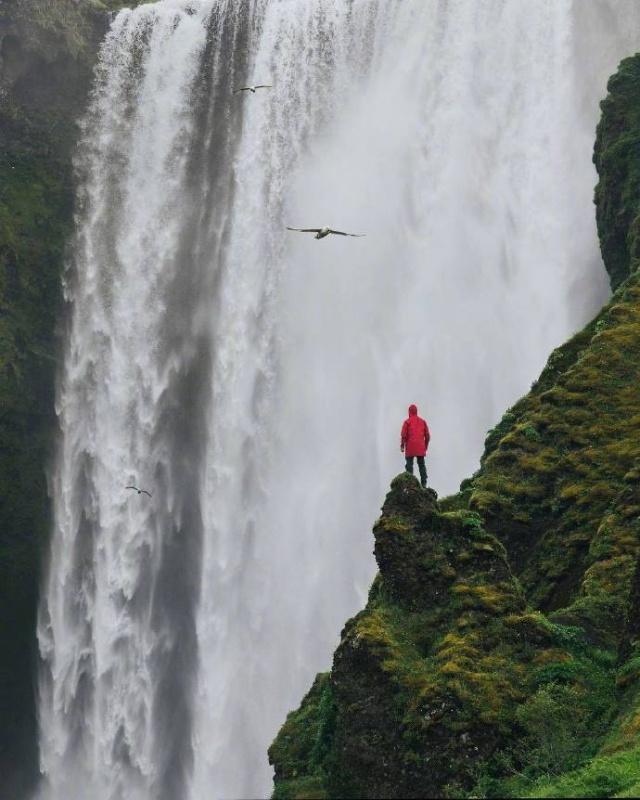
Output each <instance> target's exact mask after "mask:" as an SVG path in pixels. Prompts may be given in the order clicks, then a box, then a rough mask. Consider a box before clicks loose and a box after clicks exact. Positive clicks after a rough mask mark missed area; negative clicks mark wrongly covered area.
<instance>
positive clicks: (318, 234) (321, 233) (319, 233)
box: [287, 226, 366, 239]
mask: <svg viewBox="0 0 640 800" xmlns="http://www.w3.org/2000/svg"><path fill="white" fill-rule="evenodd" d="M287 230H288V231H298V232H299V233H315V236H314V237H313V238H314V239H324V237H325V236H328V235H329V234H330V233H335V234H337V235H338V236H356V237H358V238H360V237H362V236H366V233H345V232H344V231H334V230H333V229H332V228H289V227H288V226H287Z"/></svg>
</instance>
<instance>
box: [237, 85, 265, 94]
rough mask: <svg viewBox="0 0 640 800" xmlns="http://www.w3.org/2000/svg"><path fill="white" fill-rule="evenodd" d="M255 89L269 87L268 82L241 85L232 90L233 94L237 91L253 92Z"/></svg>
mask: <svg viewBox="0 0 640 800" xmlns="http://www.w3.org/2000/svg"><path fill="white" fill-rule="evenodd" d="M256 89H271V84H270V83H258V84H256V85H255V86H242V87H241V88H240V89H235V91H234V92H233V93H234V94H238V92H252V93H253V94H255V93H256Z"/></svg>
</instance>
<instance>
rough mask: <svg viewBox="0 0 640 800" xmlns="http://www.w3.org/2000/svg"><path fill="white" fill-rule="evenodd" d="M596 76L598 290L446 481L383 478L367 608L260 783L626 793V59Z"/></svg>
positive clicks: (298, 787) (629, 344) (638, 406)
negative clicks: (605, 295) (599, 296)
mask: <svg viewBox="0 0 640 800" xmlns="http://www.w3.org/2000/svg"><path fill="white" fill-rule="evenodd" d="M609 91H610V94H609V96H608V97H607V99H606V100H605V101H604V102H603V104H602V111H603V117H602V121H601V123H600V125H599V127H598V140H597V143H596V150H595V162H596V165H597V167H598V169H599V171H600V183H599V185H598V188H597V190H596V205H597V217H598V227H599V232H600V237H601V245H602V252H603V256H604V259H605V264H606V266H607V269H608V270H609V273H610V276H611V281H612V285H613V286H614V288H615V293H614V295H613V297H612V299H611V301H610V302H609V303H608V304H607V306H606V307H605V308H604V309H603V310H602V311H601V313H600V314H599V315H598V316H597V317H596V319H595V320H593V321H592V322H591V323H590V324H589V325H587V327H586V328H585V329H584V330H583V331H581V332H580V333H578V334H577V335H576V336H574V337H573V338H572V339H571V340H570V341H569V342H567V343H566V344H565V345H564V346H562V347H560V348H558V350H556V351H554V352H553V353H552V354H551V356H550V358H549V360H548V363H547V365H546V367H545V369H544V370H543V372H542V374H541V376H540V378H539V379H538V381H536V383H535V384H534V385H533V387H532V389H531V392H530V393H529V394H528V395H526V396H525V397H524V398H522V399H521V400H520V401H519V402H517V403H516V404H515V405H514V406H513V408H511V409H509V411H507V412H506V413H505V415H504V416H503V418H502V420H501V421H500V422H499V423H498V425H497V426H496V427H495V428H494V430H492V431H491V432H490V433H489V435H488V436H487V440H486V444H485V452H484V455H483V457H482V460H481V467H480V469H479V471H478V472H477V473H476V475H474V476H473V478H471V479H469V480H467V481H464V482H463V484H462V486H461V491H460V493H459V494H458V495H456V496H454V497H450V498H446V499H444V500H443V501H442V502H441V503H440V504H438V503H437V502H436V501H435V499H434V498H433V497H432V496H430V495H428V494H423V493H421V492H420V490H419V488H418V484H417V482H416V481H415V480H414V479H413V478H410V477H399V478H396V479H395V481H394V482H393V484H392V489H391V492H390V494H389V495H388V496H387V500H386V502H385V505H384V508H383V514H382V517H381V519H380V520H379V522H378V523H377V524H376V527H375V529H374V536H375V540H376V544H375V553H376V558H377V561H378V565H379V568H380V572H379V575H378V577H377V578H376V580H375V582H374V585H373V587H372V590H371V593H370V597H369V602H368V604H367V607H366V608H365V610H364V611H362V612H361V613H360V614H359V615H357V616H356V617H355V618H354V619H352V620H350V621H349V622H348V623H347V625H346V627H345V629H344V631H343V634H342V639H341V643H340V646H339V647H338V649H337V651H336V654H335V657H334V662H333V668H332V670H331V672H330V673H329V674H327V675H323V676H319V678H318V679H317V681H316V683H315V684H314V689H313V690H312V691H311V692H310V694H309V695H307V697H306V698H305V699H304V701H303V703H302V705H301V707H300V709H298V710H297V711H295V712H293V713H292V714H290V715H289V717H288V719H287V722H286V723H285V725H284V727H283V728H282V730H281V731H280V733H279V734H278V736H277V738H276V740H275V742H274V743H273V745H272V747H271V749H270V753H269V754H270V758H271V761H272V763H273V764H274V767H275V792H274V797H276V798H281V799H282V800H284V798H302V797H426V796H461V795H465V794H469V795H470V796H475V797H478V796H489V797H490V796H513V797H522V796H539V797H551V796H554V797H556V796H557V797H561V796H566V797H569V796H580V795H583V796H588V797H596V796H597V797H601V796H634V793H635V794H637V791H638V788H639V787H640V759H639V758H638V754H639V752H640V623H639V622H638V620H639V619H640V566H638V563H639V562H638V556H639V552H640V488H639V485H640V484H639V480H638V479H639V478H640V395H639V394H638V385H637V375H638V371H639V369H640V273H639V272H638V271H637V266H638V264H637V261H636V259H637V258H638V256H639V255H640V251H639V250H638V246H637V244H636V237H637V233H638V230H640V148H639V147H638V143H639V142H640V112H638V108H640V56H636V57H634V58H632V59H627V60H625V61H623V62H622V64H621V67H620V70H619V72H618V74H617V75H616V76H614V77H613V78H612V79H611V81H610V83H609ZM294 742H295V743H296V745H295V746H294V745H293V743H294Z"/></svg>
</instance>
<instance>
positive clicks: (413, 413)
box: [409, 403, 418, 417]
mask: <svg viewBox="0 0 640 800" xmlns="http://www.w3.org/2000/svg"><path fill="white" fill-rule="evenodd" d="M417 414H418V406H417V405H415V404H414V403H411V405H410V406H409V416H410V417H415V416H417Z"/></svg>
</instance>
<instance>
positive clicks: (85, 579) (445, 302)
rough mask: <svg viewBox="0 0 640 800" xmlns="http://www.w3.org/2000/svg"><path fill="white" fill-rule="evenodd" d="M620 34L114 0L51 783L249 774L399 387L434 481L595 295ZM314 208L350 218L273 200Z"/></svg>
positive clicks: (103, 89)
mask: <svg viewBox="0 0 640 800" xmlns="http://www.w3.org/2000/svg"><path fill="white" fill-rule="evenodd" d="M639 30H640V9H638V8H637V6H636V3H635V0H598V2H595V0H594V2H592V3H583V2H579V1H578V0H576V2H571V0H537V2H536V3H523V2H521V0H477V1H476V0H474V2H471V0H305V2H299V1H298V0H296V1H295V2H294V0H281V1H280V2H277V0H243V1H242V2H239V1H238V0H163V2H159V3H156V4H151V5H143V6H140V7H139V8H137V9H135V10H133V11H128V10H125V11H123V12H121V13H120V14H118V15H117V17H116V18H115V19H114V21H113V23H112V25H111V28H110V31H109V33H108V35H107V37H106V39H105V42H104V44H103V47H102V50H101V53H100V58H99V64H98V67H97V71H96V77H95V87H94V91H93V95H92V99H91V103H90V107H89V109H88V111H87V113H86V115H85V118H84V120H83V123H82V140H81V143H80V146H79V148H78V153H77V156H76V173H77V178H78V186H79V189H78V192H79V194H78V202H77V219H76V234H75V238H74V241H73V247H72V255H71V258H70V263H69V267H68V270H67V274H66V276H65V296H66V299H67V301H68V307H69V313H68V321H67V330H66V344H65V356H64V365H63V367H62V369H61V374H60V379H59V383H58V394H57V413H58V419H59V425H60V434H59V443H58V448H57V455H56V459H55V464H54V465H53V468H52V476H51V492H52V498H53V509H54V525H53V532H52V542H51V552H50V558H49V563H48V569H47V574H46V580H45V583H44V586H43V592H42V602H41V608H40V618H39V624H38V637H39V643H40V652H41V671H40V672H41V674H40V684H39V685H40V707H39V708H40V710H39V714H40V749H41V767H42V771H43V774H44V779H43V786H42V790H41V792H42V796H43V797H44V798H46V800H86V798H87V797H91V798H95V800H151V798H153V800H183V798H189V800H202V798H205V797H207V798H208V797H223V798H238V797H258V796H267V794H268V793H269V791H270V769H269V766H268V764H267V760H266V749H267V747H268V745H269V743H270V741H271V739H272V738H273V736H274V735H275V732H276V730H277V728H278V727H279V725H280V724H281V723H282V722H283V721H284V717H285V715H286V712H287V711H288V710H290V709H291V708H292V707H294V706H295V705H297V704H298V702H299V701H300V699H301V697H302V694H303V692H304V691H305V690H306V688H307V687H308V686H309V684H310V682H311V680H312V677H313V675H314V674H315V672H316V671H318V670H320V669H327V668H328V667H329V665H330V655H331V652H332V650H333V648H334V647H335V644H336V642H337V637H338V634H339V631H340V627H341V625H342V624H343V622H344V621H345V619H346V618H347V617H348V616H349V615H351V614H352V613H354V612H355V611H356V610H357V609H358V608H359V607H361V606H362V604H363V603H364V602H365V600H366V592H367V589H368V585H369V583H370V580H371V578H372V576H373V573H374V562H373V559H372V557H371V555H370V554H371V549H372V547H371V545H372V542H371V538H370V529H371V524H372V522H373V521H374V518H375V514H376V508H377V507H378V506H379V504H380V502H381V500H382V498H383V496H384V492H385V489H386V486H387V485H388V482H389V480H390V478H391V477H392V476H393V475H394V474H396V473H397V472H399V471H400V469H401V467H402V461H401V458H400V453H399V448H398V443H399V442H398V439H399V429H400V424H401V422H402V419H403V418H404V415H405V412H406V407H407V405H408V404H409V403H410V402H416V403H417V404H418V406H419V408H420V411H421V413H423V415H424V416H426V417H427V419H428V421H429V423H430V426H431V429H432V434H433V441H432V448H431V450H430V454H429V458H428V467H429V476H430V483H431V485H433V486H434V487H435V488H436V489H437V490H438V491H439V492H440V493H447V492H452V491H455V489H456V487H457V484H458V483H459V481H460V480H461V479H462V478H464V477H467V476H468V475H470V474H471V473H472V472H473V471H474V469H476V467H477V464H478V458H479V455H480V453H481V450H482V442H483V437H484V435H485V433H486V430H487V429H488V428H489V427H490V426H491V425H492V424H494V423H495V422H496V421H497V419H498V418H499V416H500V415H501V413H502V412H503V411H504V410H505V409H506V408H507V407H508V405H509V404H510V403H511V402H513V401H514V400H515V399H516V398H517V397H518V396H520V395H521V394H522V393H524V392H525V391H526V390H527V388H528V384H529V383H530V382H531V381H532V380H533V379H534V378H535V377H536V375H537V373H538V372H539V370H540V368H541V366H542V365H543V363H544V361H545V359H546V357H547V356H548V354H549V352H550V350H551V349H552V348H553V347H555V346H557V345H558V344H560V343H561V342H562V341H563V340H565V339H566V338H567V336H568V335H570V334H571V333H572V332H573V331H574V330H576V329H578V328H579V327H580V326H582V325H583V324H584V323H585V321H586V320H587V319H588V318H589V317H590V316H591V315H592V314H593V312H594V310H595V309H596V308H597V307H598V306H599V304H601V303H602V302H603V300H604V299H605V297H606V291H607V289H606V280H605V277H606V276H605V275H604V270H603V268H602V264H601V261H600V258H599V253H598V246H597V240H596V236H595V224H594V219H593V217H594V214H593V208H592V204H591V195H592V189H593V185H594V183H595V173H594V170H593V168H592V166H591V148H592V142H593V138H594V130H595V123H596V121H597V117H598V101H599V99H600V98H601V97H603V96H604V93H605V84H606V78H607V76H608V75H609V74H610V73H611V72H612V71H613V70H614V69H615V66H616V64H617V62H618V60H619V59H620V58H621V57H623V56H624V55H626V54H628V53H629V52H631V51H632V49H633V47H634V43H635V42H637V34H638V32H639ZM247 81H249V82H252V83H268V84H273V88H271V89H265V90H261V91H258V92H256V93H255V94H250V93H242V94H234V93H233V92H234V89H235V88H237V87H239V86H241V85H243V84H244V83H245V82H247ZM325 224H326V225H330V226H332V227H335V228H338V229H340V230H347V231H353V232H356V233H364V234H366V237H365V238H362V239H349V238H345V237H337V236H336V237H329V238H327V239H324V240H322V241H314V240H313V239H312V238H311V236H309V235H308V234H306V235H303V234H299V233H293V232H289V231H287V230H286V229H285V228H286V226H287V225H289V226H294V227H314V226H322V225H325ZM128 485H135V486H139V487H141V488H145V489H148V490H149V491H150V492H151V493H152V495H153V496H152V497H148V496H147V495H138V494H137V493H136V492H134V491H132V490H128V489H125V487H126V486H128Z"/></svg>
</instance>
